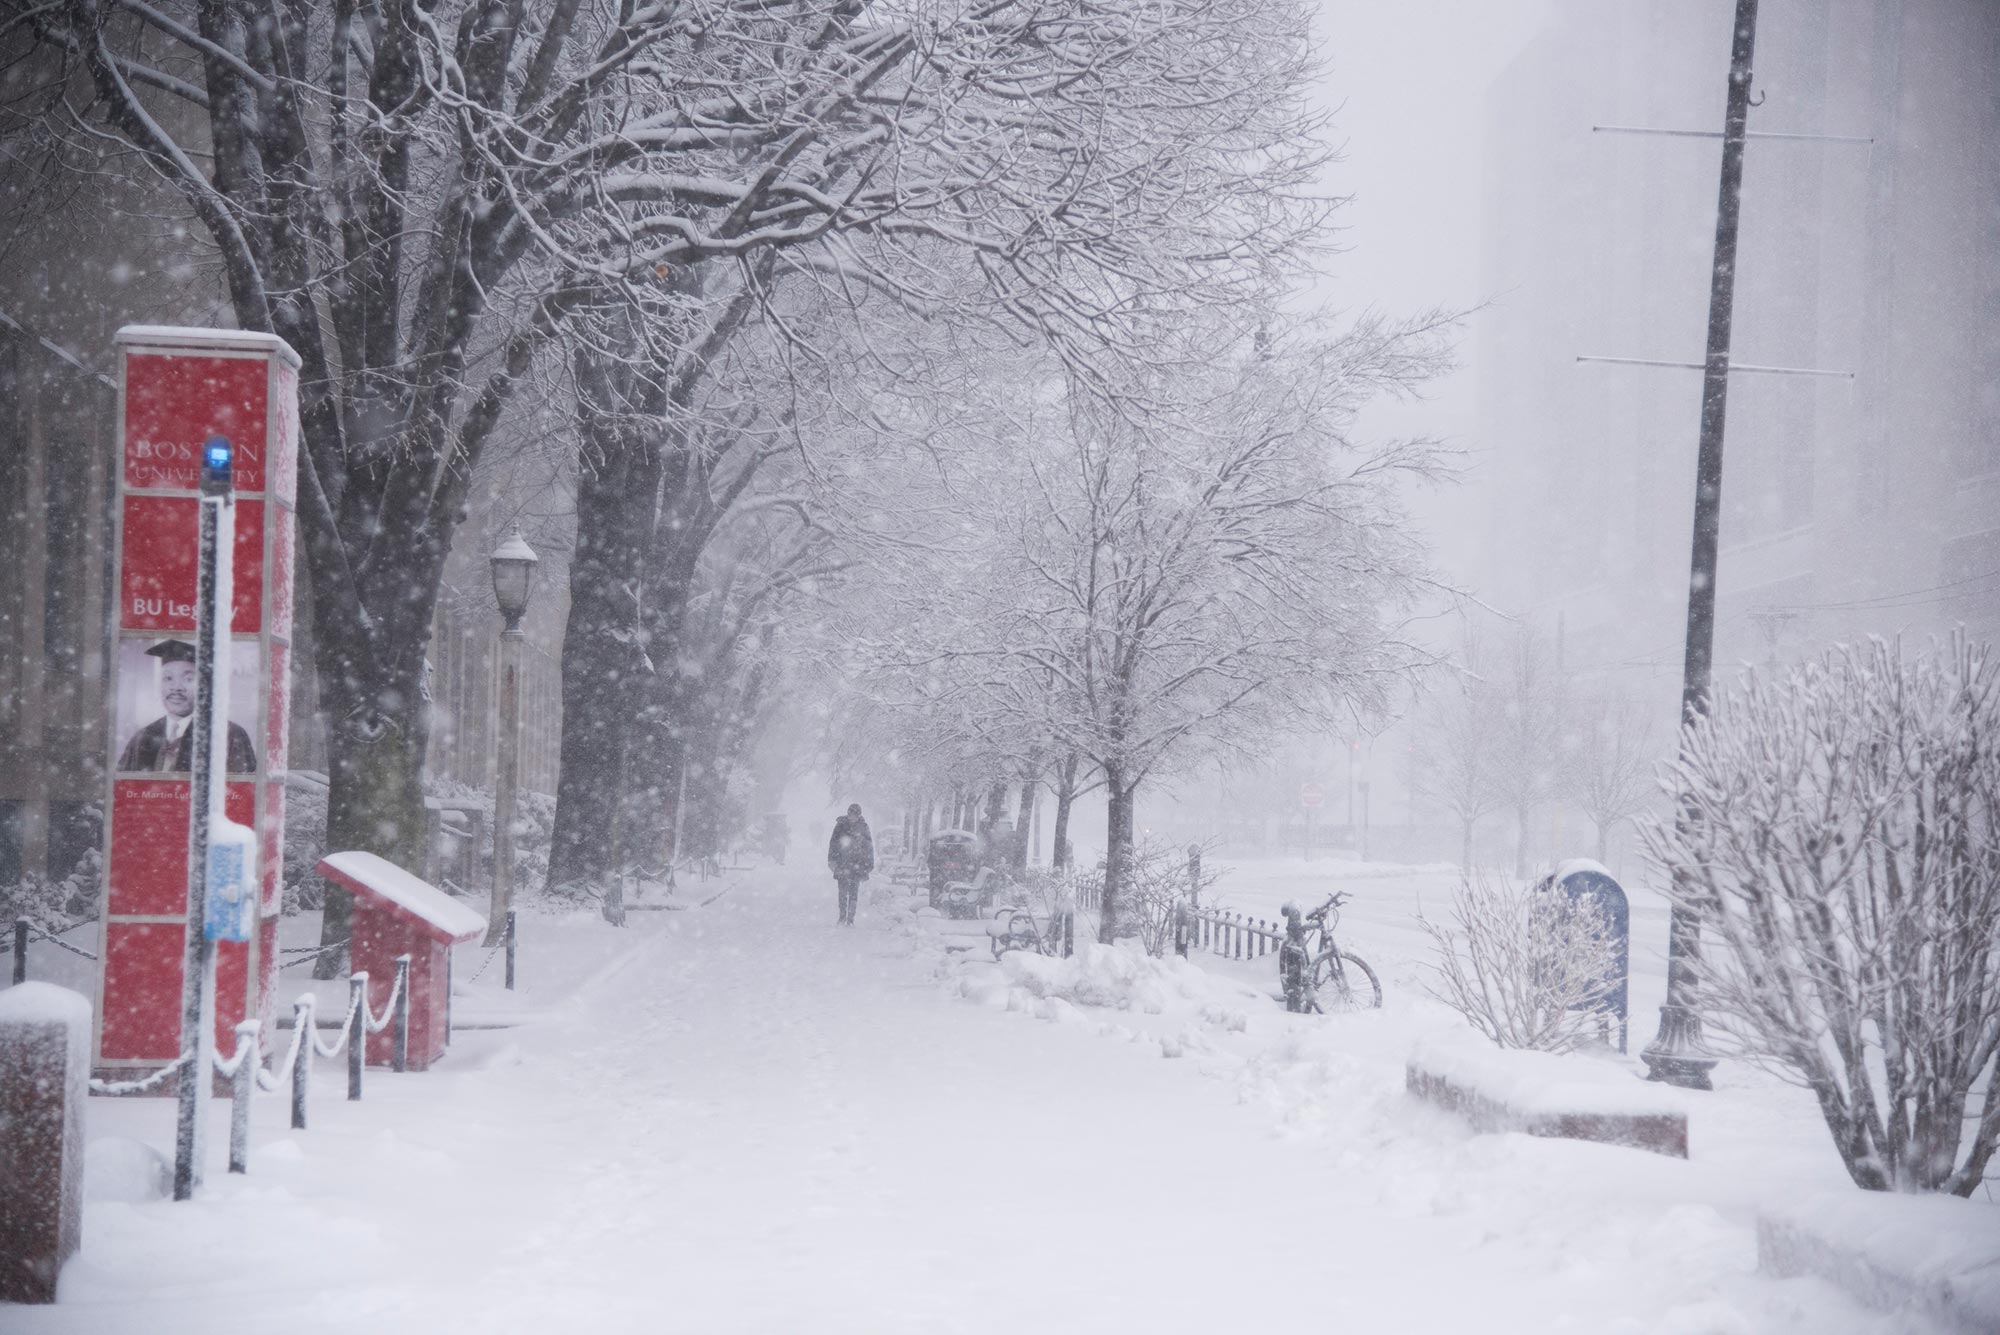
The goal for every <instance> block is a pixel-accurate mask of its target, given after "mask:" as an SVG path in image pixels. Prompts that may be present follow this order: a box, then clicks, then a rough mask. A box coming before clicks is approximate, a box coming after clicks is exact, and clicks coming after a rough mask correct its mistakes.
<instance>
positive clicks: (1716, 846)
mask: <svg viewBox="0 0 2000 1335" xmlns="http://www.w3.org/2000/svg"><path fill="white" fill-rule="evenodd" d="M1675 778H1676V780H1677V786H1678V787H1679V788H1680V789H1681V791H1682V794H1683V797H1682V800H1683V802H1684V804H1685V805H1684V808H1683V816H1682V818H1681V819H1680V820H1679V821H1677V822H1674V823H1665V822H1655V823H1653V824H1651V825H1649V826H1647V827H1645V830H1644V838H1645V841H1646V844H1647V848H1648V851H1649V852H1651V853H1652V854H1653V856H1654V857H1656V858H1657V859H1658V860H1659V861H1660V862H1661V863H1662V864H1663V865H1664V866H1665V868H1666V869H1667V870H1668V871H1669V872H1670V873H1671V874H1672V877H1673V888H1672V891H1671V893H1672V894H1673V895H1674V896H1675V898H1676V899H1677V900H1678V902H1680V903H1681V904H1683V905H1685V906H1686V907H1687V908H1689V909H1690V910H1692V911H1693V912H1694V913H1695V914H1697V915H1698V916H1699V918H1700V920H1701V925H1702V933H1703V936H1704V937H1705V938H1706V941H1707V947H1706V952H1705V964H1704V968H1703V970H1702V973H1701V996H1700V1004H1701V1008H1702V1010H1703V1013H1704V1014H1706V1015H1708V1016H1710V1017H1711V1018H1712V1020H1713V1021H1714V1022H1715V1023H1714V1032H1715V1033H1716V1034H1717V1035H1718V1036H1719V1038H1720V1040H1721V1041H1723V1042H1724V1043H1725V1044H1727V1045H1728V1046H1730V1047H1733V1049H1734V1050H1735V1051H1737V1052H1739V1053H1741V1054H1742V1055H1744V1056H1746V1057H1749V1058H1753V1059H1756V1060H1758V1061H1761V1062H1764V1063H1766V1064H1767V1065H1770V1066H1771V1067H1773V1068H1774V1069H1776V1070H1778V1071H1780V1072H1782V1073H1784V1074H1787V1075H1789V1076H1790V1077H1791V1078H1793V1079H1795V1080H1798V1081H1799V1082H1801V1083H1803V1084H1804V1085H1805V1086H1806V1087H1807V1088H1809V1089H1811V1090H1812V1092H1813V1094H1814V1095H1815V1096H1816V1098H1817V1099H1818V1102H1819V1107H1820V1112H1821V1114H1822V1115H1823V1116H1824V1117H1825V1119H1826V1124H1827V1127H1828V1128H1829V1129H1830V1130H1831V1131H1832V1133H1833V1139H1834V1144H1835V1146H1836V1148H1837V1149H1838V1150H1839V1151H1840V1156H1841V1158H1842V1160H1843V1161H1844V1162H1845V1163H1846V1165H1847V1171H1848V1174H1849V1175H1850V1176H1851V1177H1852V1178H1853V1179H1854V1181H1855V1182H1856V1183H1858V1184H1859V1185H1861V1186H1863V1187H1868V1188H1871V1189H1876V1190H1887V1189H1893V1190H1898V1191H1942V1192H1952V1193H1955V1194H1958V1195H1961V1196H1963V1195H1969V1194H1971V1193H1972V1192H1973V1191H1974V1190H1975V1189H1976V1188H1977V1187H1978V1186H1979V1183H1980V1181H1981V1179H1982V1177H1983V1176H1984V1174H1985V1171H1986V1166H1987V1163H1988V1161H1989V1160H1990V1159H1991V1158H1992V1157H1993V1154H1994V1151H1995V1149H1996V1146H2000V662H1996V660H1995V658H1994V655H1993V653H1992V651H1991V649H1990V648H1989V647H1988V646H1985V645H1980V644H1975V643H1972V642H1971V641H1969V640H1967V639H1966V638H1965V637H1964V636H1963V635H1960V636H1957V637H1954V638H1953V639H1952V640H1951V641H1950V642H1949V643H1948V644H1943V645H1934V646H1933V647H1932V648H1931V649H1930V651H1929V652H1927V653H1924V654H1921V655H1917V656H1914V657H1912V656H1906V655H1905V653H1904V652H1903V647H1902V645H1901V643H1900V642H1896V643H1885V642H1883V641H1880V640H1874V641H1870V642H1869V643H1868V644H1867V645H1865V646H1857V647H1844V648H1841V649H1838V650H1836V651H1834V652H1833V653H1830V654H1828V655H1827V657H1826V658H1825V659H1824V660H1823V661H1820V662H1817V663H1810V664H1807V665H1805V666H1803V667H1801V668H1799V669H1796V670H1795V671H1793V672H1791V673H1790V674H1788V675H1786V676H1784V677H1778V678H1767V677H1761V676H1755V675H1753V676H1751V677H1749V678H1747V679H1746V681H1745V683H1744V685H1743V686H1742V688H1741V689H1739V690H1737V691H1736V692H1734V693H1733V694H1730V695H1728V696H1727V697H1725V698H1723V699H1722V700H1720V701H1719V702H1718V703H1717V705H1716V707H1715V710H1714V713H1713V714H1712V715H1711V716H1710V717H1709V718H1708V719H1706V720H1704V721H1701V722H1699V723H1697V724H1696V725H1695V726H1693V727H1691V728H1690V729H1689V731H1688V734H1687V737H1686V739H1685V741H1684V743H1683V752H1682V758H1681V760H1680V761H1679V763H1678V764H1677V765H1676V766H1675Z"/></svg>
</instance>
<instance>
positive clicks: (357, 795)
mask: <svg viewBox="0 0 2000 1335" xmlns="http://www.w3.org/2000/svg"><path fill="white" fill-rule="evenodd" d="M336 657H337V656H336ZM322 661H324V656H322ZM419 662H421V659H419ZM419 680H420V679H419ZM419 680H412V681H409V682H408V683H406V684H405V685H402V686H377V687H376V688H375V689H373V690H365V689H364V690H354V689H352V688H351V686H350V689H346V690H341V691H337V692H333V693H330V694H323V695H322V697H321V698H322V701H323V702H325V703H327V704H329V705H330V706H331V707H330V708H329V709H328V712H327V717H328V727H327V736H326V748H327V779H328V790H327V802H326V847H327V850H328V851H329V852H346V851H351V850H356V849H359V850H363V851H366V852H370V853H376V854H379V855H380V856H382V857H385V858H387V859H389V861H391V862H393V863H395V864H396V865H397V866H399V867H403V868H406V869H409V870H411V871H414V872H416V873H418V874H421V873H422V872H423V869H424V822H423V811H424V787H423V776H424V750H425V747H426V744H427V743H428V741H429V736H430V734H429V728H428V721H427V719H426V718H425V711H424V707H423V703H422V693H421V690H420V687H419ZM350 681H351V679H350ZM406 700H407V701H412V702H415V704H416V707H415V708H408V707H406V706H405V705H404V702H405V701H406ZM357 711H363V712H357ZM352 931H353V905H352V900H351V898H350V896H349V895H348V893H347V892H346V891H344V890H341V889H340V888H339V887H337V886H332V885H329V886H328V887H327V892H326V900H325V911H324V914H323V916H322V917H321V920H320V943H321V945H322V947H330V946H334V945H337V944H339V943H342V942H345V941H346V940H347V939H348V937H349V935H350V934H351V933H352ZM344 963H345V956H344V952H343V951H341V950H332V949H328V950H325V952H324V953H323V954H321V955H320V956H319V958H318V959H316V960H314V961H313V977H314V978H316V979H330V978H338V977H340V976H341V975H342V974H343V973H344V972H345V969H344V967H343V966H344Z"/></svg>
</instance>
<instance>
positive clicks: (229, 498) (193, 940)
mask: <svg viewBox="0 0 2000 1335" xmlns="http://www.w3.org/2000/svg"><path fill="white" fill-rule="evenodd" d="M234 456H235V447H234V446H233V445H232V444H231V443H230V441H229V438H228V437H226V436H212V437H210V438H209V440H208V442H207V443H206V444H205V445H203V446H202V452H201V498H200V521H199V525H198V527H197V530H196V542H197V544H198V546H197V553H196V557H197V559H196V566H195V600H194V606H195V612H194V637H195V638H194V672H195V696H194V715H193V717H192V718H191V719H190V720H189V722H188V735H189V737H190V739H191V740H192V741H193V743H194V745H193V748H192V750H193V755H192V756H191V758H190V764H189V769H190V776H189V777H190V778H191V780H192V782H191V783H190V784H189V789H188V867H187V918H186V922H187V931H186V935H185V940H184V942H183V954H182V973H181V1063H182V1065H181V1071H180V1075H179V1076H178V1077H177V1082H176V1091H175V1092H176V1094H177V1095H178V1108H177V1116H176V1119H175V1134H174V1199H175V1200H177V1201H184V1200H189V1199H191V1198H192V1197H193V1196H194V1193H195V1189H196V1188H197V1187H199V1186H200V1185H201V1165H202V1152H203V1146H204V1144H205V1142H206V1137H205V1136H204V1135H203V1125H202V1117H201V1107H202V1100H203V1099H205V1098H206V1097H207V1096H208V1092H209V1086H210V1084H211V1082H212V1080H213V1075H214V1065H215V1063H214V1055H213V1054H214V1046H215V942H216V939H217V937H216V935H215V934H213V933H212V932H211V924H210V911H209V901H210V897H211V889H210V883H211V879H212V878H211V863H212V859H211V857H210V848H211V845H212V844H214V843H215V842H216V841H214V840H212V839H211V835H212V834H213V833H214V827H215V824H216V823H217V822H218V821H220V820H221V819H222V814H223V776H224V774H226V773H227V772H228V766H229V761H228V749H227V748H228V728H229V630H230V607H231V604H232V602H233V599H234V589H233V587H232V586H233V582H234V581H233V576H234V570H233V569H232V558H233V556H234V553H235V546H236V542H235V540H236V493H235V483H234V478H233V469H232V465H233V463H234ZM230 842H233V841H230ZM238 876H239V879H240V877H241V853H240V850H239V851H238Z"/></svg>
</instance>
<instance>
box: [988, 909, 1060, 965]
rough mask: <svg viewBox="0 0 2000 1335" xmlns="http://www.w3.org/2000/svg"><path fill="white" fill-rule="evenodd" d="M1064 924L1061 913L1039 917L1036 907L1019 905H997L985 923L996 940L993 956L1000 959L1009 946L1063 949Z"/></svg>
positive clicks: (1037, 950) (1050, 952) (1041, 950)
mask: <svg viewBox="0 0 2000 1335" xmlns="http://www.w3.org/2000/svg"><path fill="white" fill-rule="evenodd" d="M1061 924H1062V919H1061V916H1060V915H1051V914H1043V915H1042V916H1040V917H1036V916H1035V913H1034V912H1033V910H1031V909H1026V908H1022V907H1021V906H1019V905H1014V904H1010V905H1008V906H1007V907H1005V908H1002V909H998V910H996V911H995V912H994V914H993V916H992V918H990V919H988V921H987V923H986V935H987V936H988V937H989V938H991V940H992V942H993V958H994V959H996V960H997V959H999V958H1000V957H1001V956H1002V955H1004V954H1006V953H1007V952H1008V951H1010V950H1032V951H1034V952H1035V953H1037V954H1040V955H1054V954H1056V953H1058V952H1059V951H1060V950H1061V949H1062V943H1061V939H1060V935H1059V933H1060V931H1061Z"/></svg>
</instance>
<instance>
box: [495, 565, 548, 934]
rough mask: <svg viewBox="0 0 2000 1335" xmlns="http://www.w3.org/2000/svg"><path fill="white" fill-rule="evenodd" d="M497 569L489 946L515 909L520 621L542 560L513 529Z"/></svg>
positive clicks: (525, 610) (519, 722)
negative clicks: (496, 751)
mask: <svg viewBox="0 0 2000 1335" xmlns="http://www.w3.org/2000/svg"><path fill="white" fill-rule="evenodd" d="M487 559H488V561H489V562H491V564H492V566H493V601H494V602H495V603H497V604H498V605H499V607H500V617H501V622H502V625H501V627H500V737H499V750H500V757H499V758H500V766H499V773H498V774H497V775H495V776H494V780H493V905H492V909H491V911H490V913H489V915H488V918H487V922H486V944H487V945H488V946H498V945H501V944H504V943H505V941H506V939H507V919H508V917H509V914H510V911H511V910H512V909H513V907H514V789H515V786H516V785H517V784H518V783H519V781H520V777H521V641H522V640H523V639H524V638H525V637H524V636H523V635H522V633H521V618H522V616H523V615H525V614H526V613H527V610H528V595H529V594H530V593H531V592H533V591H534V587H535V564H536V562H538V561H539V560H541V558H540V557H538V556H536V555H535V549H534V548H532V547H530V546H529V545H528V543H527V540H526V539H524V538H522V536H521V530H520V529H518V528H517V529H515V530H514V531H513V533H512V534H510V535H509V536H508V538H507V541H505V542H503V543H501V544H500V545H499V547H497V548H495V549H494V552H493V555H492V556H490V557H489V558H487Z"/></svg>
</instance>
